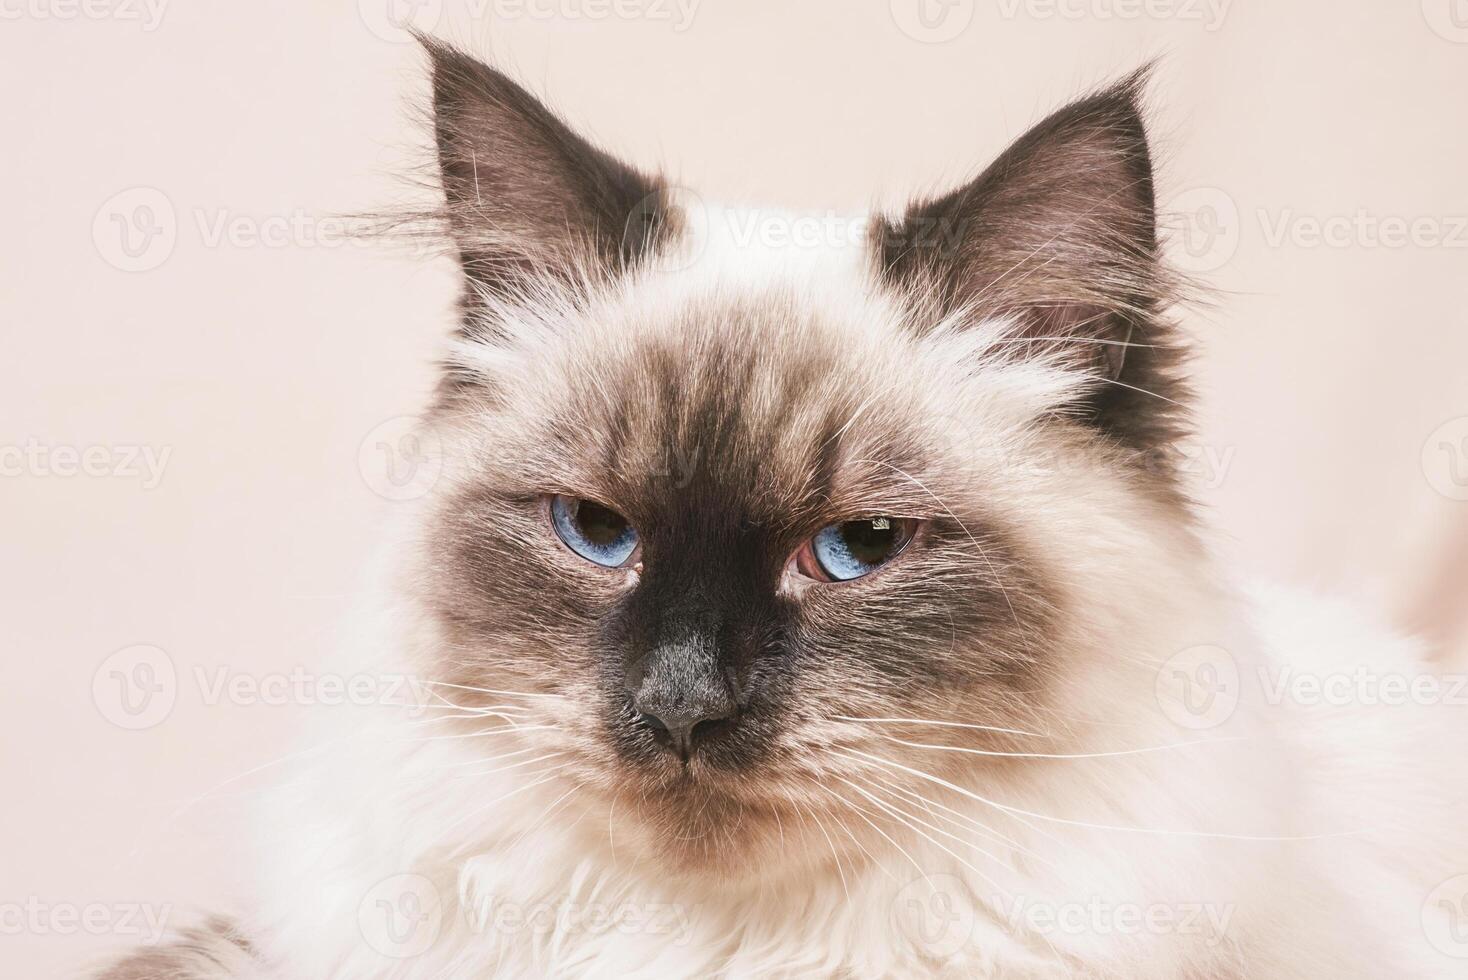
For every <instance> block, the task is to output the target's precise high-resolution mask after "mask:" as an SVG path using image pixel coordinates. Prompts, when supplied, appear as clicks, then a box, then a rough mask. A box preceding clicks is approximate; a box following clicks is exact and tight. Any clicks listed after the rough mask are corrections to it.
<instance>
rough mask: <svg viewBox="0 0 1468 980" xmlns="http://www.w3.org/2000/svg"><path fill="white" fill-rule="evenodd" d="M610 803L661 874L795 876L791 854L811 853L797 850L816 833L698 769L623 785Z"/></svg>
mask: <svg viewBox="0 0 1468 980" xmlns="http://www.w3.org/2000/svg"><path fill="white" fill-rule="evenodd" d="M615 796H616V800H615V809H614V813H615V814H616V816H617V819H618V823H619V824H620V825H621V826H622V827H625V828H626V832H627V833H628V836H629V837H631V838H635V839H637V840H638V841H639V843H640V845H641V849H642V850H643V852H644V856H645V858H646V859H647V860H649V861H650V862H651V863H654V864H655V865H656V866H657V867H658V868H659V871H660V872H661V873H667V874H674V875H679V876H689V877H705V876H717V877H718V878H719V879H720V880H722V881H725V882H728V881H732V880H741V879H750V878H755V877H760V878H767V877H769V876H770V874H771V873H772V872H774V871H779V872H781V873H785V872H789V871H791V870H794V869H793V868H792V867H791V864H790V855H791V854H799V855H802V856H804V855H809V854H810V853H812V849H811V848H810V847H806V846H803V845H802V843H801V842H802V840H804V839H805V838H806V837H807V836H808V834H809V833H814V831H813V830H811V829H810V821H809V818H808V817H806V816H805V814H804V811H802V810H797V809H795V808H794V807H792V806H791V804H790V802H789V800H787V799H783V798H780V797H777V796H771V795H769V794H768V793H764V792H760V791H759V790H758V789H757V788H756V787H753V786H751V785H749V784H748V783H745V782H742V781H740V780H736V779H730V778H727V777H725V776H722V775H721V774H718V773H708V772H700V771H699V770H698V768H697V767H696V766H695V767H690V768H689V769H688V770H687V771H686V772H684V773H681V774H680V775H678V776H675V777H672V778H665V779H661V780H657V781H655V782H652V783H648V782H641V783H640V784H639V781H637V780H628V781H626V782H625V783H623V784H622V786H621V788H620V789H619V791H618V792H617V793H616V794H615ZM618 842H619V843H620V838H619V841H618ZM822 846H823V847H824V846H825V845H824V843H822Z"/></svg>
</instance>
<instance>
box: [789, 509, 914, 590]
mask: <svg viewBox="0 0 1468 980" xmlns="http://www.w3.org/2000/svg"><path fill="white" fill-rule="evenodd" d="M916 526H917V522H916V521H913V520H910V519H907V518H902V517H867V518H862V519H861V520H855V521H843V522H841V523H840V524H832V525H830V526H828V527H823V528H821V530H819V531H817V532H816V535H815V537H813V538H811V539H810V541H809V542H807V543H806V545H805V547H803V548H802V549H801V550H800V552H799V553H798V554H797V556H796V565H797V567H798V568H799V570H800V571H801V572H802V573H803V574H805V575H806V576H807V577H809V578H813V579H816V580H817V581H821V582H849V581H851V580H852V579H858V578H861V577H862V576H863V575H870V574H871V573H872V572H875V571H876V570H877V569H879V568H881V567H882V566H883V565H885V564H887V563H888V562H890V561H891V560H892V559H893V558H896V557H897V555H898V554H899V553H901V551H902V549H903V548H906V547H907V545H908V542H910V541H911V540H912V535H913V531H914V529H915V528H916Z"/></svg>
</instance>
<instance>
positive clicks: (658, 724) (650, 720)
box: [634, 704, 734, 758]
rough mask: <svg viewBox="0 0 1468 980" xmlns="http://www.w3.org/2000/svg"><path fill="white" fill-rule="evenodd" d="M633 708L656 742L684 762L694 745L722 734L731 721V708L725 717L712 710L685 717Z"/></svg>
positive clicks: (638, 706)
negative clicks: (651, 732)
mask: <svg viewBox="0 0 1468 980" xmlns="http://www.w3.org/2000/svg"><path fill="white" fill-rule="evenodd" d="M634 706H635V707H637V709H638V714H639V717H640V720H641V721H642V724H644V725H646V726H647V727H648V728H649V729H651V730H652V731H653V732H655V733H657V735H658V736H659V741H665V742H666V743H667V745H668V747H669V748H671V749H673V750H674V751H675V752H677V753H678V754H679V755H681V756H683V757H684V758H687V757H688V756H689V755H690V754H691V753H692V752H693V749H694V747H695V745H696V744H697V743H698V742H700V741H702V740H703V739H705V738H709V737H711V736H713V735H716V734H718V733H719V732H722V731H723V730H724V729H725V728H727V727H728V724H729V722H731V721H732V720H733V718H734V711H733V709H732V707H731V708H730V709H729V710H728V712H727V713H724V712H723V709H712V711H711V712H710V713H698V714H691V715H689V714H677V713H675V712H669V711H664V713H663V714H661V715H659V714H656V713H654V712H651V711H645V710H643V708H642V705H641V704H635V705H634ZM713 711H717V712H718V713H713Z"/></svg>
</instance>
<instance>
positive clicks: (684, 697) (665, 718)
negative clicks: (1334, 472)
mask: <svg viewBox="0 0 1468 980" xmlns="http://www.w3.org/2000/svg"><path fill="white" fill-rule="evenodd" d="M626 684H627V692H628V693H629V694H630V695H632V708H633V710H634V711H636V712H637V715H638V720H639V722H640V723H641V724H642V725H643V726H644V727H646V728H647V729H648V730H649V731H650V732H651V733H652V735H653V737H654V738H656V739H657V741H658V742H659V743H660V744H663V745H666V746H667V747H668V748H671V749H673V750H674V751H676V752H677V753H678V754H679V755H681V756H683V757H684V758H687V757H688V756H689V755H690V754H691V753H692V752H693V750H694V749H695V748H697V746H698V744H699V743H700V742H702V741H704V740H705V739H707V738H710V737H712V736H714V735H717V734H719V733H721V732H723V731H724V730H726V729H727V728H728V727H729V726H730V724H732V722H733V720H734V717H735V715H736V714H737V713H738V709H739V706H738V703H737V702H736V701H735V699H734V694H733V692H732V691H731V690H730V687H729V682H728V680H727V679H726V678H725V677H724V675H723V672H722V671H721V670H720V669H719V665H718V662H717V658H716V656H715V654H714V650H713V649H712V645H711V644H707V643H701V642H698V641H694V642H686V641H685V642H682V643H670V644H665V645H662V646H659V647H658V648H657V649H655V650H653V651H652V652H651V653H650V654H648V655H647V656H646V657H645V658H643V659H642V660H641V661H639V662H638V663H636V664H634V665H633V666H631V667H629V668H628V671H627V682H626Z"/></svg>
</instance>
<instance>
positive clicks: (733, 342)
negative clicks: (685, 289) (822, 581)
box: [557, 288, 927, 520]
mask: <svg viewBox="0 0 1468 980" xmlns="http://www.w3.org/2000/svg"><path fill="white" fill-rule="evenodd" d="M629 315H630V314H629ZM604 339H606V340H607V343H605V344H602V343H598V341H597V338H596V337H595V336H592V337H588V338H586V340H585V343H584V344H583V345H581V346H580V348H579V350H577V351H576V352H575V353H572V354H570V358H571V359H570V361H569V362H568V363H567V371H566V373H565V374H564V375H563V378H564V379H565V388H564V390H563V391H562V392H560V393H559V397H560V398H561V399H562V400H563V405H564V410H563V411H562V412H560V413H557V417H558V418H559V419H561V420H562V421H563V422H564V423H569V425H568V426H566V427H565V428H563V429H562V431H561V432H560V433H558V438H559V440H560V441H561V444H562V445H564V446H566V447H567V448H568V450H570V451H571V452H572V454H573V457H574V459H575V463H576V465H578V466H579V467H582V468H584V475H582V476H581V477H580V479H583V480H589V479H597V480H599V481H601V482H602V485H603V487H604V492H605V493H607V494H608V495H609V496H612V497H615V498H618V499H619V502H620V501H622V500H626V499H629V498H630V499H635V500H637V501H640V502H642V503H644V504H646V505H653V504H658V505H660V506H662V507H663V508H664V509H678V508H679V507H681V506H682V504H685V503H687V502H688V501H690V500H694V499H697V498H699V497H701V496H705V495H708V494H718V495H719V497H720V499H723V500H725V501H726V502H727V504H728V506H727V507H726V509H728V510H731V511H732V510H738V511H739V512H741V513H742V514H744V515H745V516H746V517H749V518H750V519H756V520H765V519H775V518H776V517H777V516H778V515H781V514H786V513H789V512H791V511H792V510H796V509H799V507H800V506H802V505H803V504H806V503H808V502H809V501H810V500H811V499H812V498H826V499H829V498H831V497H833V496H839V495H841V494H844V493H848V492H850V491H851V490H852V489H853V487H852V484H853V483H859V482H860V481H861V480H862V479H863V478H864V474H868V473H869V472H870V471H871V470H872V469H873V468H875V467H880V466H887V467H893V468H899V469H917V468H919V467H920V466H921V465H922V462H923V457H924V455H925V452H926V449H927V447H926V446H925V445H924V443H923V440H922V439H921V438H919V437H918V436H917V432H918V430H920V429H921V425H922V418H923V406H922V401H923V400H922V399H921V398H920V397H915V395H916V394H917V393H916V392H914V391H913V387H912V384H911V381H910V380H909V379H907V378H904V377H903V376H902V371H903V369H904V362H905V361H907V360H909V359H908V358H905V357H904V356H903V355H904V352H903V349H902V348H903V346H904V341H903V340H902V339H901V338H900V337H899V336H897V335H896V334H895V333H887V334H886V335H885V336H884V335H883V334H882V333H881V332H880V328H879V327H877V326H874V325H873V324H870V323H863V322H861V321H856V322H853V321H852V319H850V318H845V317H842V316H840V315H836V314H835V313H834V311H832V310H830V309H823V308H821V307H820V306H819V305H811V304H810V303H808V302H807V301H804V300H803V298H802V297H801V296H800V295H799V294H798V293H797V292H795V291H794V290H791V289H788V288H765V289H763V290H760V291H757V292H750V293H742V294H740V295H729V294H728V293H720V294H715V295H709V296H705V297H703V298H702V299H700V300H698V301H694V302H689V303H686V304H684V305H682V306H680V307H678V308H677V309H670V310H667V311H665V312H664V315H663V316H662V317H659V318H657V319H651V320H646V321H643V322H641V323H626V322H623V323H621V324H619V325H618V326H616V327H614V328H612V329H611V330H610V331H608V336H607V337H606V338H604ZM736 504H737V506H736Z"/></svg>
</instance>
